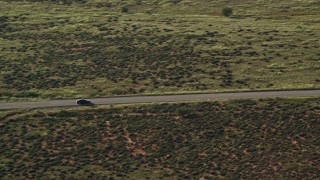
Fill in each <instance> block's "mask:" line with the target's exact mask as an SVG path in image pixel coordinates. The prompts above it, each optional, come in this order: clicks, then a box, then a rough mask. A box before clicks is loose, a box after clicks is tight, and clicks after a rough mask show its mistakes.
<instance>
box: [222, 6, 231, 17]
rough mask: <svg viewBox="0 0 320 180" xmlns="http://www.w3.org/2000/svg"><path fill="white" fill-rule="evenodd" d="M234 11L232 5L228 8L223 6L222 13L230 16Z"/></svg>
mask: <svg viewBox="0 0 320 180" xmlns="http://www.w3.org/2000/svg"><path fill="white" fill-rule="evenodd" d="M232 13H233V9H232V8H230V7H226V8H223V9H222V14H223V15H224V16H227V17H229V16H231V15H232Z"/></svg>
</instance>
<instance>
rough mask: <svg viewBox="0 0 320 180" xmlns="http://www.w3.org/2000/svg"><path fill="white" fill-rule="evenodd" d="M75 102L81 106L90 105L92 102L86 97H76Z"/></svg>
mask: <svg viewBox="0 0 320 180" xmlns="http://www.w3.org/2000/svg"><path fill="white" fill-rule="evenodd" d="M77 104H79V105H82V106H90V105H93V103H92V102H91V101H89V100H87V99H78V100H77Z"/></svg>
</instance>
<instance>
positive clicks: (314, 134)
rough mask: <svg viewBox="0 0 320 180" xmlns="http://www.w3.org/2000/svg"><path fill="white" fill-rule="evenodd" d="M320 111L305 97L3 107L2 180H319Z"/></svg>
mask: <svg viewBox="0 0 320 180" xmlns="http://www.w3.org/2000/svg"><path fill="white" fill-rule="evenodd" d="M319 107H320V99H319V98H311V99H275V100H260V101H253V100H238V101H225V102H202V103H188V104H187V103H183V104H154V105H139V106H115V107H101V108H98V109H91V108H76V109H69V110H68V111H66V110H65V109H64V110H58V109H55V110H29V111H26V110H19V111H3V112H1V113H0V120H1V121H0V135H1V138H0V179H38V178H39V179H64V178H70V179H79V178H80V177H81V179H106V178H113V179H124V178H129V177H130V178H131V179H199V178H201V177H203V178H206V179H216V178H227V179H261V178H262V179H305V178H308V179H316V178H317V177H319V175H320V174H319V172H320V169H319V160H320V149H319V147H320V146H319V133H320V122H319V120H320V108H319ZM177 109H178V110H177Z"/></svg>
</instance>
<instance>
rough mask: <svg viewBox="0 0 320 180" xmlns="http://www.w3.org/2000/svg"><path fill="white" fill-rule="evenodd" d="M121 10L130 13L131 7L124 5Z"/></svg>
mask: <svg viewBox="0 0 320 180" xmlns="http://www.w3.org/2000/svg"><path fill="white" fill-rule="evenodd" d="M121 12H122V13H128V12H129V8H128V7H122V9H121Z"/></svg>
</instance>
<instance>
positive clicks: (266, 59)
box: [0, 0, 320, 101]
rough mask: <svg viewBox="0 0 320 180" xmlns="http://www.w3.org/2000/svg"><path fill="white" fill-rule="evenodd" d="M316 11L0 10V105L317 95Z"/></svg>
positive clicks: (303, 5) (53, 6)
mask: <svg viewBox="0 0 320 180" xmlns="http://www.w3.org/2000/svg"><path fill="white" fill-rule="evenodd" d="M124 7H125V8H124ZM224 7H231V8H232V9H233V10H234V13H233V15H232V18H227V17H225V16H224V15H223V14H222V13H221V11H222V9H223V8H224ZM123 8H124V9H123ZM319 8H320V3H319V1H314V0H304V1H298V0H293V1H287V0H283V1H281V0H280V1H276V2H275V1H260V0H259V1H258V0H257V1H242V0H241V1H219V0H217V1H208V0H198V1H187V0H148V1H146V0H139V1H137V0H128V1H118V0H108V1H106V0H96V1H94V0H87V1H79V0H64V1H60V0H56V1H49V0H48V1H42V0H41V1H40V2H36V0H30V1H18V0H17V1H12V0H10V1H9V0H7V1H0V12H1V13H0V101H16V100H26V99H50V98H58V97H84V96H85V97H88V96H90V97H95V96H106V95H120V94H150V93H172V92H203V91H228V90H250V89H288V88H320V80H319V74H320V63H319V61H320V59H319V57H320V55H319V43H318V39H320V24H319V22H320V19H319V12H318V10H319ZM126 10H128V11H129V13H123V12H126Z"/></svg>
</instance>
